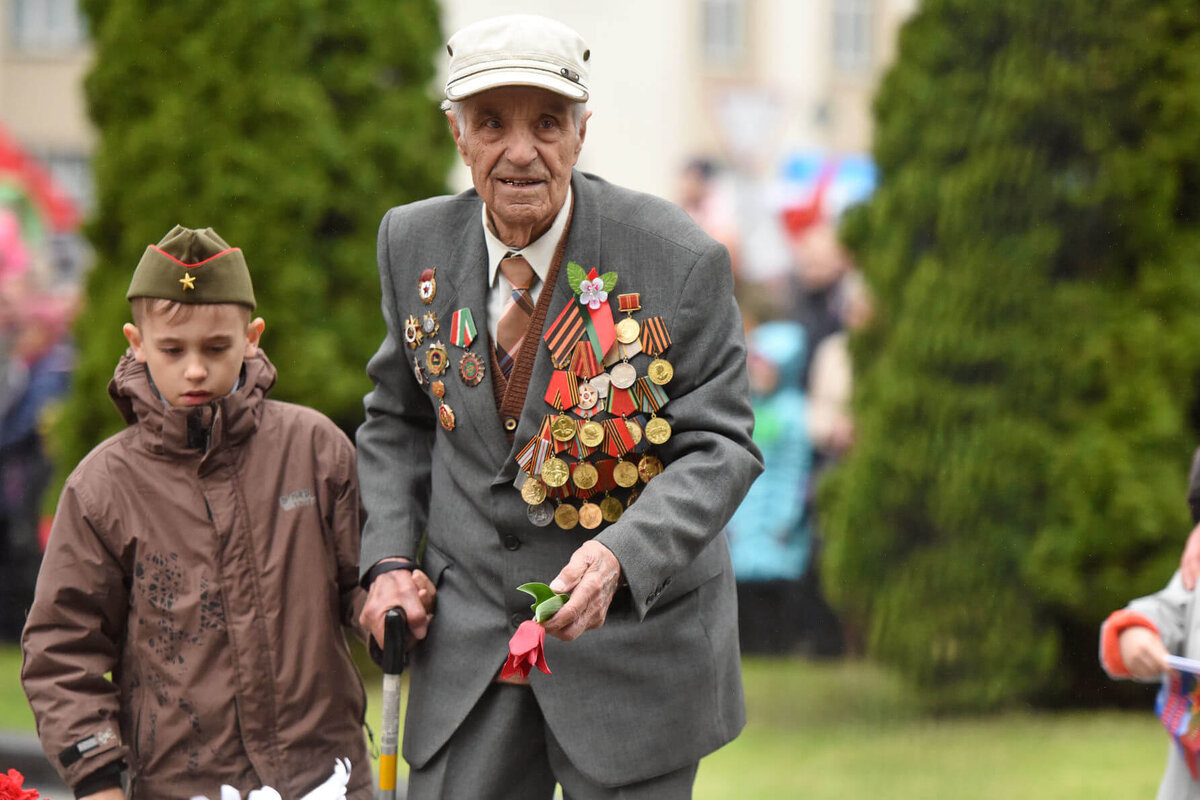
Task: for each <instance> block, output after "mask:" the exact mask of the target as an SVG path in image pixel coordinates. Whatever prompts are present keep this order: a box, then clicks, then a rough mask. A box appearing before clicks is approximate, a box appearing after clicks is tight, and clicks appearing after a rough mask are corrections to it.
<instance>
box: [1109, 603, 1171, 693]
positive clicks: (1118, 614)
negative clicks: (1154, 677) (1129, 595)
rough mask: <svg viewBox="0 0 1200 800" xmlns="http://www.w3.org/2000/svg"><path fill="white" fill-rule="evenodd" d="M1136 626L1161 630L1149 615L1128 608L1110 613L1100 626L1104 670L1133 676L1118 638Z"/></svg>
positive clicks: (1156, 630) (1112, 674)
mask: <svg viewBox="0 0 1200 800" xmlns="http://www.w3.org/2000/svg"><path fill="white" fill-rule="evenodd" d="M1135 627H1142V628H1149V629H1150V630H1152V631H1154V632H1155V633H1156V634H1157V633H1158V632H1159V631H1158V626H1157V625H1155V624H1154V623H1153V622H1151V621H1150V619H1149V618H1148V617H1146V616H1145V615H1144V614H1139V613H1137V612H1136V611H1130V610H1129V609H1127V608H1123V609H1121V610H1120V611H1114V612H1113V613H1111V614H1109V615H1108V619H1106V620H1104V624H1103V625H1101V626H1100V663H1101V665H1102V666H1103V667H1104V671H1105V672H1107V673H1108V674H1109V675H1110V676H1112V677H1114V678H1131V677H1133V676H1132V675H1131V674H1130V673H1129V669H1128V668H1127V667H1126V666H1125V660H1124V659H1122V658H1121V646H1120V644H1119V642H1118V639H1119V638H1120V636H1121V633H1122V632H1123V631H1124V630H1126V629H1127V628H1135Z"/></svg>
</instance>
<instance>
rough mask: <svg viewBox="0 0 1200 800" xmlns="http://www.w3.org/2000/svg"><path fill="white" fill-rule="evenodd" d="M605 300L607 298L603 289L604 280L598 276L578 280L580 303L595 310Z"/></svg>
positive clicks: (606, 293)
mask: <svg viewBox="0 0 1200 800" xmlns="http://www.w3.org/2000/svg"><path fill="white" fill-rule="evenodd" d="M606 300H608V292H606V291H604V281H602V280H601V279H600V278H596V279H595V280H593V281H589V280H588V279H587V278H584V279H583V280H582V281H580V282H579V302H580V303H582V304H584V305H585V306H587V307H588V308H590V309H591V310H592V311H595V310H596V309H598V308H600V304H601V303H603V302H604V301H606Z"/></svg>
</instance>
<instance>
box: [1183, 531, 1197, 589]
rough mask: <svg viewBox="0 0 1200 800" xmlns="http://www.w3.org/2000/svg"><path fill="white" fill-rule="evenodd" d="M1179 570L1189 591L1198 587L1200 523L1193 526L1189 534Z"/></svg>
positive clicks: (1184, 585)
mask: <svg viewBox="0 0 1200 800" xmlns="http://www.w3.org/2000/svg"><path fill="white" fill-rule="evenodd" d="M1179 571H1180V573H1181V577H1182V578H1183V588H1185V589H1187V590H1188V591H1189V592H1190V591H1191V590H1192V589H1195V588H1196V578H1197V577H1200V525H1197V526H1196V527H1194V528H1192V532H1191V534H1189V535H1188V540H1187V544H1186V545H1184V547H1183V557H1182V558H1180V559H1179Z"/></svg>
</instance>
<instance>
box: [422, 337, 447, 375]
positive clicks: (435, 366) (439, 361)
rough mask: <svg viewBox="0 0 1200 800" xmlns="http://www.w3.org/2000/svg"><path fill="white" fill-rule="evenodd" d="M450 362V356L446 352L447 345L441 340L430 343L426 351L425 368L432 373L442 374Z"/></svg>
mask: <svg viewBox="0 0 1200 800" xmlns="http://www.w3.org/2000/svg"><path fill="white" fill-rule="evenodd" d="M449 363H450V356H449V355H448V354H447V353H446V345H444V344H442V343H441V342H434V343H433V344H431V345H429V349H428V350H427V351H425V368H426V369H427V370H429V374H430V375H441V374H442V373H443V372H445V371H446V365H447V364H449Z"/></svg>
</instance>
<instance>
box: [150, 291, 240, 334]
mask: <svg viewBox="0 0 1200 800" xmlns="http://www.w3.org/2000/svg"><path fill="white" fill-rule="evenodd" d="M199 305H222V306H224V305H232V306H237V308H238V309H239V310H240V311H241V312H242V316H243V321H244V322H246V323H247V324H249V322H250V314H251V313H252V311H253V309H251V308H250V306H248V305H244V304H242V303H181V302H179V301H178V300H169V299H167V298H165V297H135V298H133V299H132V300H130V301H129V312H130V314H131V315H132V316H133V324H134V325H137V326H138V327H139V328H140V327H141V326H142V322H143V321H144V320H145V319H146V317H149V316H151V315H154V316H158V315H162V316H163V317H165V318H166V320H167V321H168V322H187V321H188V320H189V319H191V318H192V314H193V312H195V310H196V307H197V306H199Z"/></svg>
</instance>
